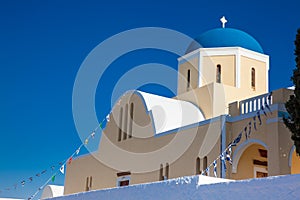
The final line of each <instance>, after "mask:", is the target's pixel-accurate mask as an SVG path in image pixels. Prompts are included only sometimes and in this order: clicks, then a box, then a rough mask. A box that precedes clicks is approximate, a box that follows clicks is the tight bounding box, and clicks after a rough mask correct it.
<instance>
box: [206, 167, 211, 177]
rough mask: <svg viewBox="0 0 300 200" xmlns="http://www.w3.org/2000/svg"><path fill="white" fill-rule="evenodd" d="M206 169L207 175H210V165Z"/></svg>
mask: <svg viewBox="0 0 300 200" xmlns="http://www.w3.org/2000/svg"><path fill="white" fill-rule="evenodd" d="M205 171H206V175H207V176H209V174H210V171H209V167H208V168H206V170H205Z"/></svg>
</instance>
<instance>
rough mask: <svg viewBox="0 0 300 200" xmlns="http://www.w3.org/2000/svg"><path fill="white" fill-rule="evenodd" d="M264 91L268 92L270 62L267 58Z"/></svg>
mask: <svg viewBox="0 0 300 200" xmlns="http://www.w3.org/2000/svg"><path fill="white" fill-rule="evenodd" d="M266 67H267V69H266V91H267V92H269V69H270V60H269V57H268V59H267V60H266Z"/></svg>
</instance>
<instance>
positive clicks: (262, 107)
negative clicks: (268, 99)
mask: <svg viewBox="0 0 300 200" xmlns="http://www.w3.org/2000/svg"><path fill="white" fill-rule="evenodd" d="M261 110H262V111H263V113H264V115H265V116H267V113H266V111H265V109H264V106H263V105H261Z"/></svg>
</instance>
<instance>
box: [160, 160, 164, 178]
mask: <svg viewBox="0 0 300 200" xmlns="http://www.w3.org/2000/svg"><path fill="white" fill-rule="evenodd" d="M163 170H164V168H163V165H162V164H160V168H159V180H160V181H162V180H163V179H164V177H163Z"/></svg>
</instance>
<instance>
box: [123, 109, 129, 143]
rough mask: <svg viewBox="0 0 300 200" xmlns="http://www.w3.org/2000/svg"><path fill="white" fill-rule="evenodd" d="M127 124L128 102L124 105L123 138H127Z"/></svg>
mask: <svg viewBox="0 0 300 200" xmlns="http://www.w3.org/2000/svg"><path fill="white" fill-rule="evenodd" d="M127 124H128V104H126V106H125V112H124V130H123V140H126V139H127Z"/></svg>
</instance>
